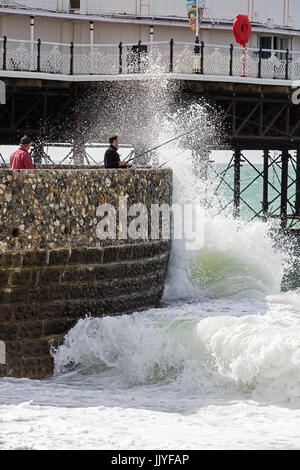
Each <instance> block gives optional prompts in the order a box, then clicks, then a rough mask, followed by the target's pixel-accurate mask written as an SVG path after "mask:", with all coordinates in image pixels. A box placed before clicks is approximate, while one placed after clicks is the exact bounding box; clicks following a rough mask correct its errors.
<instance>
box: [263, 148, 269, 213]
mask: <svg viewBox="0 0 300 470" xmlns="http://www.w3.org/2000/svg"><path fill="white" fill-rule="evenodd" d="M262 206H263V214H264V218H265V220H267V218H268V212H269V150H264V184H263V203H262Z"/></svg>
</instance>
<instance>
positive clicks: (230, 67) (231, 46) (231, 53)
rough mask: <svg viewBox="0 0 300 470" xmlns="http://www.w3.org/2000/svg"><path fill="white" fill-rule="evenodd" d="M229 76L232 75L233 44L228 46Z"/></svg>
mask: <svg viewBox="0 0 300 470" xmlns="http://www.w3.org/2000/svg"><path fill="white" fill-rule="evenodd" d="M229 75H230V77H232V75H233V44H230V64H229Z"/></svg>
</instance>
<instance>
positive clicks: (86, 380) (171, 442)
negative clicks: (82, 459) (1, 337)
mask: <svg viewBox="0 0 300 470" xmlns="http://www.w3.org/2000/svg"><path fill="white" fill-rule="evenodd" d="M170 155H171V154H170ZM164 158H165V154H164ZM218 165H219V167H218V170H219V171H220V170H222V169H223V168H225V166H224V165H225V164H224V163H219V164H218ZM220 165H221V166H220ZM170 166H172V167H173V170H174V202H177V203H180V204H184V203H187V202H188V201H193V202H195V201H197V203H199V206H200V208H201V209H200V214H201V228H200V232H201V233H199V234H198V235H199V240H200V242H199V243H200V246H199V247H197V249H195V250H187V249H186V248H187V246H186V241H185V240H174V241H173V248H172V255H171V260H170V267H169V273H168V278H167V282H166V287H165V293H164V298H163V304H162V306H161V308H158V309H151V310H146V311H144V312H139V313H136V314H133V315H131V316H122V317H107V318H103V319H95V318H85V319H82V320H80V321H79V322H78V323H77V325H76V326H75V327H74V328H73V329H72V330H71V331H70V332H69V333H68V335H67V336H66V338H65V342H64V344H63V345H62V346H61V347H60V348H59V349H58V350H57V351H56V352H55V355H54V359H55V374H54V376H53V377H51V378H49V379H46V380H41V381H39V380H28V379H8V378H3V379H0V449H35V450H36V449H114V450H119V449H141V450H142V449H165V450H167V449H185V450H189V449H299V448H300V436H299V428H300V291H299V290H298V291H297V290H296V291H288V292H282V290H281V283H282V277H283V274H284V271H285V270H286V269H287V267H288V265H289V262H290V260H289V256H290V255H289V254H288V253H287V252H282V251H280V250H278V249H276V248H274V243H273V240H271V239H270V237H269V228H270V225H269V224H266V223H263V222H261V221H259V220H254V221H252V222H250V223H249V222H248V219H249V212H248V209H246V208H244V207H242V218H241V219H239V220H237V219H233V218H232V217H231V212H230V210H228V211H225V212H222V213H219V212H220V211H219V208H218V204H219V200H220V199H221V202H222V204H224V202H225V203H226V202H229V201H230V198H232V194H231V191H228V192H227V189H228V190H229V188H227V189H224V190H223V193H222V194H221V195H219V196H218V198H216V197H215V195H214V192H215V189H216V180H215V178H212V180H211V181H210V184H208V185H207V184H206V185H205V187H203V186H201V185H200V186H199V182H197V181H195V178H194V177H193V175H192V172H191V170H190V167H189V165H188V164H187V160H186V159H185V158H177V159H173V161H171V162H170ZM252 171H253V170H250V169H249V167H247V166H246V165H245V166H244V168H243V170H242V176H241V179H242V181H241V184H242V185H244V187H246V185H247V181H248V180H250V179H251V178H252ZM275 181H276V175H274V183H275ZM259 184H260V183H259ZM274 186H275V184H274ZM252 191H253V192H252V193H249V194H250V198H252V202H251V204H253V205H254V206H255V208H256V209H258V208H261V200H262V199H261V192H260V190H259V188H258V186H255V185H254V186H253V187H252ZM275 192H276V191H275ZM204 194H205V198H204V199H205V200H206V201H207V200H208V199H209V201H210V203H209V205H208V206H207V204H204V203H203V195H204ZM274 209H275V207H274ZM250 212H251V211H250ZM283 244H284V243H283Z"/></svg>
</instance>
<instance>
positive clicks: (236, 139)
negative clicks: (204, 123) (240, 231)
mask: <svg viewBox="0 0 300 470" xmlns="http://www.w3.org/2000/svg"><path fill="white" fill-rule="evenodd" d="M151 80H153V78H152V79H151ZM5 81H6V86H7V104H6V105H2V106H1V108H0V144H2V145H4V144H12V143H13V144H16V143H17V142H18V140H19V138H20V136H21V135H24V134H25V133H26V134H29V135H30V136H32V138H33V139H34V140H35V142H36V149H35V158H36V162H38V163H41V162H42V159H43V153H42V152H39V149H40V148H42V147H43V145H44V144H45V143H47V142H62V143H66V142H68V143H70V144H71V145H72V146H73V147H74V155H75V156H77V161H76V163H77V164H78V163H79V164H83V163H84V157H83V156H82V155H81V154H82V148H83V144H84V143H85V139H88V140H89V142H106V141H107V133H108V132H109V130H108V129H109V127H111V128H118V125H117V124H118V123H117V122H116V123H114V116H113V113H111V115H110V116H107V119H105V120H106V121H109V125H110V126H108V125H104V124H105V123H104V124H103V125H101V126H98V127H97V128H95V129H91V128H89V129H88V131H87V128H86V122H87V121H93V117H94V114H93V113H97V112H98V110H101V109H103V107H104V105H105V103H106V102H107V100H108V97H111V95H113V94H114V93H117V94H118V99H119V100H120V102H122V96H123V97H126V96H128V94H129V95H130V94H139V93H140V94H141V93H143V92H145V91H143V83H144V82H145V79H144V80H141V77H137V79H136V80H134V79H132V80H130V79H127V80H126V81H123V82H118V81H115V82H114V81H111V80H110V81H101V82H98V83H97V82H93V83H92V82H81V83H78V82H72V81H63V80H59V81H55V80H41V79H38V80H37V79H36V80H34V79H20V78H5ZM175 82H176V81H174V79H173V80H170V87H171V86H172V87H173V85H174V83H175ZM273 83H275V84H273V85H270V84H268V85H266V84H263V81H262V83H261V84H258V83H233V82H226V81H212V80H209V81H208V80H207V79H206V80H201V78H200V77H199V79H197V80H195V79H193V80H188V79H183V78H182V79H181V80H178V81H177V82H176V93H177V96H178V99H179V100H180V102H181V103H182V104H183V106H184V105H185V104H186V105H187V104H189V103H191V102H195V100H199V99H204V100H205V102H207V103H209V104H211V105H212V107H213V109H215V110H217V112H218V116H219V120H220V123H221V127H222V130H221V136H220V137H221V138H218V139H216V142H215V144H214V146H213V148H210V149H209V150H233V151H234V156H233V159H232V162H231V164H232V165H233V167H234V178H233V180H232V184H231V186H232V192H233V205H234V213H235V215H236V216H238V215H239V212H240V210H239V208H240V204H241V203H244V202H245V198H244V197H243V195H241V188H240V179H241V175H240V171H241V165H242V163H243V162H247V163H249V164H250V165H251V161H249V160H248V159H247V157H246V155H245V153H243V152H244V151H247V150H256V151H260V152H261V155H262V160H261V161H262V163H263V166H264V169H263V171H262V170H260V171H257V169H256V170H255V168H254V171H256V174H255V179H254V182H255V181H256V177H258V178H263V180H264V184H263V192H262V208H261V211H257V210H255V211H253V216H254V217H262V218H264V219H267V218H279V219H280V224H281V227H282V228H286V227H290V228H294V227H295V226H296V225H297V224H298V222H299V220H300V162H299V159H300V111H299V110H300V105H299V104H297V101H295V98H294V93H295V89H294V88H292V87H291V86H290V84H287V85H286V86H284V85H282V81H281V82H280V84H278V85H277V84H276V80H273ZM278 83H279V82H278ZM109 99H110V98H109ZM141 101H142V100H141ZM145 108H146V106H145ZM134 113H136V110H134ZM146 113H147V109H143V107H142V106H141V108H140V109H139V110H138V114H139V122H144V119H146V118H148V117H147V116H146ZM122 132H123V133H122ZM120 134H121V135H120V139H121V141H123V142H127V143H132V144H133V145H134V144H135V142H132V140H135V138H134V136H133V135H132V134H130V133H129V134H128V131H126V130H123V131H120ZM144 144H145V148H147V142H145V143H144ZM148 148H149V147H148ZM272 150H275V151H278V152H279V154H278V158H275V159H274V158H272V157H271V155H270V151H272ZM201 153H202V154H203V151H202V150H201ZM204 161H206V162H209V152H207V155H206V156H205V155H204ZM229 168H231V166H230V165H229ZM291 169H292V175H291V174H290V170H291ZM273 170H274V171H276V172H277V177H278V178H279V180H280V187H281V189H280V191H279V192H278V191H277V194H276V196H277V197H276V199H275V201H274V200H272V199H271V201H270V197H269V190H270V189H272V182H271V181H270V173H272V172H273ZM220 177H221V178H222V175H221V176H220ZM291 188H293V191H292V192H293V194H292V195H291V191H290V189H291ZM270 202H271V204H270ZM274 202H275V203H277V202H279V204H280V212H279V213H278V210H277V209H278V208H277V206H276V210H275V211H274V210H272V209H271V210H270V206H272V204H273V203H274ZM248 203H249V202H248V201H246V204H248Z"/></svg>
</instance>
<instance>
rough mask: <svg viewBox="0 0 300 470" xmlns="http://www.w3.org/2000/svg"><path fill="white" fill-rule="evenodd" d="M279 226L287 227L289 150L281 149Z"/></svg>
mask: <svg viewBox="0 0 300 470" xmlns="http://www.w3.org/2000/svg"><path fill="white" fill-rule="evenodd" d="M281 165H282V170H281V210H280V217H281V228H282V229H286V227H287V203H288V173H289V151H288V150H283V151H282V159H281Z"/></svg>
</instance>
